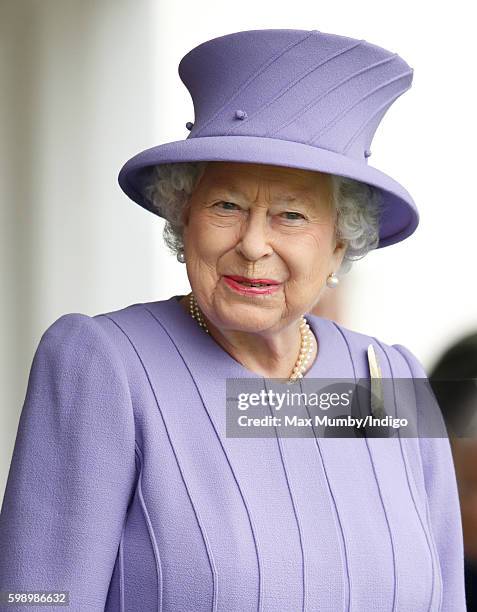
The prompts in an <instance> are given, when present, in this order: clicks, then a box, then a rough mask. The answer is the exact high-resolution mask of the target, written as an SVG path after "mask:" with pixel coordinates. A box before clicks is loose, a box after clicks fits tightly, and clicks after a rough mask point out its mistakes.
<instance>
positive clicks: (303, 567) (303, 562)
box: [264, 379, 306, 612]
mask: <svg viewBox="0 0 477 612" xmlns="http://www.w3.org/2000/svg"><path fill="white" fill-rule="evenodd" d="M264 386H265V388H266V386H267V385H266V380H265V379H264ZM270 412H271V409H270ZM271 414H272V416H273V413H271ZM273 428H274V430H275V437H276V440H277V446H278V451H279V453H280V461H281V463H282V467H283V473H284V474H285V482H286V483H287V489H288V493H289V495H290V500H291V503H292V508H293V514H294V516H295V521H296V524H297V527H298V536H299V541H300V550H301V560H302V573H303V577H302V586H303V597H302V600H303V603H302V610H303V612H305V610H306V580H305V575H306V574H305V551H304V548H303V532H302V526H301V522H300V519H299V518H298V512H297V508H296V503H295V498H294V497H293V491H292V487H291V484H290V480H289V478H288V472H287V468H286V465H285V463H286V462H285V459H284V454H283V443H282V442H281V437H280V436H279V435H277V427H276V425H274V426H273Z"/></svg>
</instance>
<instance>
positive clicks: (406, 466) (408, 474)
mask: <svg viewBox="0 0 477 612" xmlns="http://www.w3.org/2000/svg"><path fill="white" fill-rule="evenodd" d="M394 348H395V349H396V350H397V351H398V353H400V354H401V355H402V357H403V358H404V362H405V363H406V365H407V368H408V370H409V373H410V375H411V379H412V380H413V374H412V370H411V367H410V365H409V363H408V361H407V359H406V357H405V356H404V355H403V354H402V353H401V351H400V350H399V349H398V348H397V347H394ZM384 353H385V355H386V359H387V361H388V364H389V369H390V371H391V378H392V380H393V391H394V397H395V398H396V395H395V393H396V392H395V385H394V369H393V366H392V363H391V360H390V359H389V356H388V354H387V351H384ZM415 398H416V415H417V413H418V407H417V397H416V396H415ZM394 401H395V402H396V399H395V400H394ZM397 434H398V438H399V447H400V449H401V456H402V459H403V463H404V469H405V471H406V479H407V482H408V487H409V491H410V493H411V498H412V501H413V504H414V508H415V510H416V514H417V516H418V517H419V523H420V525H421V529H422V531H423V533H424V537H425V539H426V543H427V547H428V549H429V556H430V558H431V568H432V583H431V597H430V601H429V608H428V610H429V611H431V610H432V600H433V599H434V589H435V567H434V554H433V550H432V545H431V542H430V540H429V534H428V533H427V531H426V528H425V526H424V520H423V518H422V516H421V513H420V511H419V507H418V504H417V502H416V496H415V492H414V489H413V484H412V483H413V482H414V480H413V477H412V470H411V469H410V467H409V462H408V457H407V454H406V451H405V449H404V446H403V443H402V437H401V432H400V430H399V429H398V431H397ZM417 435H418V436H419V431H418V432H417ZM419 454H420V451H419ZM414 486H415V482H414ZM425 505H426V508H427V499H426V500H425ZM426 522H427V520H426Z"/></svg>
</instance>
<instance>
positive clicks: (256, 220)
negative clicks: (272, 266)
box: [235, 211, 273, 261]
mask: <svg viewBox="0 0 477 612" xmlns="http://www.w3.org/2000/svg"><path fill="white" fill-rule="evenodd" d="M256 212H258V211H256ZM235 248H236V251H237V252H239V253H240V254H241V255H242V256H243V257H245V259H248V260H250V261H256V260H258V259H260V258H261V257H264V256H265V255H269V254H270V253H272V252H273V249H272V246H271V244H270V233H269V228H268V217H267V215H266V214H265V215H263V214H252V213H250V214H249V216H248V218H247V220H246V221H245V222H244V224H243V226H242V229H241V232H240V237H239V240H238V242H237V245H236V247H235Z"/></svg>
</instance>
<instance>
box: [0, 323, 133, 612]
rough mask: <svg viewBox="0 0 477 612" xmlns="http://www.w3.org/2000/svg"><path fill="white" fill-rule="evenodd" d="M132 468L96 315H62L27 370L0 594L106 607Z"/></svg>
mask: <svg viewBox="0 0 477 612" xmlns="http://www.w3.org/2000/svg"><path fill="white" fill-rule="evenodd" d="M135 471H136V467H135V428H134V416H133V411H132V404H131V397H130V393H129V386H128V383H127V377H126V373H125V369H124V367H123V365H122V361H121V359H120V356H119V355H118V353H117V352H115V347H114V345H113V343H112V341H111V340H110V338H109V336H108V335H107V332H105V330H104V329H103V328H102V326H101V325H100V323H99V322H98V321H97V320H95V318H94V317H89V316H87V315H83V314H75V313H72V314H66V315H63V316H62V317H60V318H59V319H57V320H56V321H55V322H54V323H53V324H52V325H51V326H50V327H49V328H48V329H47V330H46V332H45V333H44V334H43V336H42V338H41V340H40V343H39V345H38V348H37V350H36V352H35V355H34V358H33V363H32V366H31V370H30V376H29V379H28V387H27V392H26V397H25V402H24V404H23V408H22V411H21V414H20V420H19V424H18V430H17V434H16V439H15V445H14V450H13V456H12V460H11V464H10V470H9V473H8V478H7V484H6V489H5V494H4V498H3V504H2V510H1V514H0V550H1V554H0V591H17V592H21V591H69V602H70V603H69V607H68V609H69V610H82V611H84V610H89V611H95V610H104V605H105V601H106V597H107V593H108V588H109V583H110V579H111V575H112V571H113V568H114V564H115V560H116V555H117V551H118V546H119V541H120V538H121V533H122V527H123V524H124V519H125V515H126V512H127V508H128V505H129V502H130V498H131V495H132V493H133V490H134V485H135V479H136V474H135ZM3 606H5V607H3ZM0 609H1V610H3V609H5V610H12V609H20V607H17V606H12V605H11V604H9V605H6V604H0ZM21 609H22V610H23V609H24V607H21ZM29 609H31V608H30V607H29ZM33 609H37V608H36V606H34V607H33ZM38 609H40V608H38ZM41 609H44V606H43V607H41ZM48 609H54V610H64V609H65V607H59V606H52V607H49V606H48Z"/></svg>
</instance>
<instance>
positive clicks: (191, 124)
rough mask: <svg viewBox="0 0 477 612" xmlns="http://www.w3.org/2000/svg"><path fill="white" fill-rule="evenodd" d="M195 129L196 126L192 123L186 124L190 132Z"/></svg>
mask: <svg viewBox="0 0 477 612" xmlns="http://www.w3.org/2000/svg"><path fill="white" fill-rule="evenodd" d="M193 127H194V124H193V123H192V121H188V122H187V123H186V128H187V129H188V130H191V129H192V128H193Z"/></svg>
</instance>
